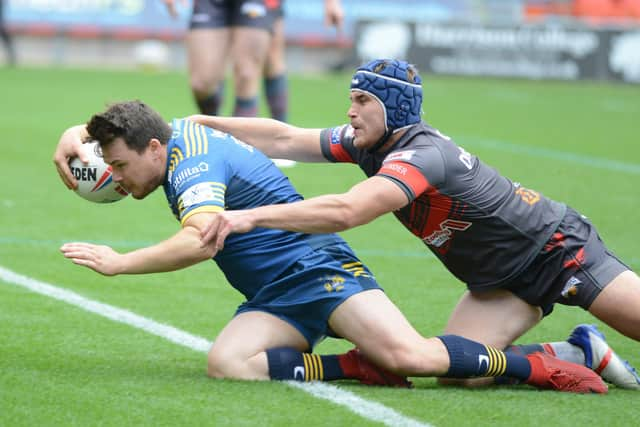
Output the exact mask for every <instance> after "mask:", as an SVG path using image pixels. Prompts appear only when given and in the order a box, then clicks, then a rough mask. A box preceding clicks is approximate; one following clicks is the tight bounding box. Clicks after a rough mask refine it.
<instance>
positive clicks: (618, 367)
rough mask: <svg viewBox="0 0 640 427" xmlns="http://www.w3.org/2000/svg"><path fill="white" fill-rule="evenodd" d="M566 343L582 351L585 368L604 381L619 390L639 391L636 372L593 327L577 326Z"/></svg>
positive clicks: (639, 378) (639, 386)
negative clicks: (591, 370)
mask: <svg viewBox="0 0 640 427" xmlns="http://www.w3.org/2000/svg"><path fill="white" fill-rule="evenodd" d="M567 341H568V342H569V343H570V344H573V345H576V346H578V347H580V348H581V349H582V351H583V352H584V358H585V366H586V367H587V368H591V369H593V371H594V372H596V373H597V374H599V375H600V376H601V377H602V378H603V379H604V380H605V381H607V382H609V383H611V384H614V385H615V386H617V387H620V388H626V389H631V390H640V377H639V376H638V374H637V372H636V370H635V369H634V368H633V366H631V365H630V364H629V362H627V361H626V360H622V359H621V358H620V357H619V356H618V355H617V354H616V353H615V352H614V351H613V350H612V349H611V347H610V346H609V344H607V341H606V340H605V338H604V334H603V333H602V332H600V331H599V330H598V328H597V327H596V326H595V325H586V324H583V325H578V326H577V327H576V328H575V329H574V330H573V332H572V333H571V336H570V337H569V338H568V339H567Z"/></svg>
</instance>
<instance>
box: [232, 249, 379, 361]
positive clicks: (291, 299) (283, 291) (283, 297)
mask: <svg viewBox="0 0 640 427" xmlns="http://www.w3.org/2000/svg"><path fill="white" fill-rule="evenodd" d="M370 289H381V288H380V285H378V283H377V282H376V280H375V278H374V277H373V274H371V272H370V271H369V269H368V268H367V267H366V266H365V265H364V264H362V262H360V260H359V259H358V258H356V256H355V255H354V254H353V252H352V251H351V249H350V248H349V247H348V246H347V245H346V244H338V245H335V244H334V245H332V246H325V247H322V248H320V249H316V250H314V251H313V252H310V253H309V254H307V255H305V256H304V257H302V258H300V259H299V260H298V261H297V262H296V263H295V264H293V265H292V266H291V267H290V268H289V269H288V270H287V271H286V272H285V273H284V274H282V275H281V276H280V277H279V278H278V279H277V280H275V281H273V282H271V283H270V284H268V285H266V286H264V287H263V288H262V289H261V290H260V291H259V292H258V293H257V294H256V295H255V296H254V297H253V298H251V299H250V300H249V301H247V302H245V303H243V304H242V305H240V307H238V310H237V311H236V315H238V314H240V313H245V312H248V311H256V310H257V311H264V312H267V313H270V314H272V315H274V316H276V317H278V318H280V319H282V320H284V321H286V322H287V323H289V324H291V325H292V326H293V327H295V328H296V329H297V330H298V331H300V333H302V335H303V336H304V337H305V338H306V340H307V342H308V343H309V346H310V347H311V348H313V346H314V345H315V344H317V343H318V342H319V341H321V340H322V339H323V338H324V337H325V336H327V335H332V332H331V331H330V330H329V325H328V321H329V316H331V313H332V312H333V310H335V309H336V308H337V307H338V306H339V305H340V304H341V303H343V302H344V301H346V300H347V298H349V297H350V296H352V295H355V294H357V293H359V292H362V291H366V290H370Z"/></svg>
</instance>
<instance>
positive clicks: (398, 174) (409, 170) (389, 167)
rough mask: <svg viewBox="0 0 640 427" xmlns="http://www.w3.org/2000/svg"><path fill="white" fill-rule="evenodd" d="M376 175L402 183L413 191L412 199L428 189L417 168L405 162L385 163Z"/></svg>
mask: <svg viewBox="0 0 640 427" xmlns="http://www.w3.org/2000/svg"><path fill="white" fill-rule="evenodd" d="M378 174H382V175H387V176H392V177H394V178H395V179H397V180H398V181H400V182H402V183H404V184H405V185H406V186H407V187H409V188H410V189H411V191H413V197H418V196H419V195H420V194H422V193H424V192H425V190H426V189H427V188H429V181H427V178H425V176H424V175H423V174H422V172H420V170H419V169H418V168H416V167H415V166H413V165H410V164H409V163H405V162H386V163H384V164H383V165H382V167H381V168H380V170H379V171H378Z"/></svg>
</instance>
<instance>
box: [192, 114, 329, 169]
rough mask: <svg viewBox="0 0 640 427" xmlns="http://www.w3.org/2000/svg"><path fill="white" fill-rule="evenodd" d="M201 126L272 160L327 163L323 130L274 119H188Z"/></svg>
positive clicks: (201, 117) (216, 117) (200, 116)
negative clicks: (242, 143) (322, 143)
mask: <svg viewBox="0 0 640 427" xmlns="http://www.w3.org/2000/svg"><path fill="white" fill-rule="evenodd" d="M188 119H189V120H192V121H194V122H196V123H200V124H201V125H204V126H207V127H210V128H213V129H217V130H220V131H222V132H226V133H229V134H231V135H233V136H235V137H236V138H238V139H239V140H241V141H243V142H246V143H247V144H249V145H253V146H254V147H256V148H257V149H258V150H260V151H262V152H263V153H265V154H266V155H267V156H269V157H273V158H284V159H291V160H297V161H301V162H326V161H327V159H326V158H325V157H324V156H323V155H322V149H321V148H320V132H321V131H322V129H307V128H299V127H295V126H291V125H289V124H286V123H283V122H280V121H278V120H273V119H262V118H250V117H219V116H205V115H202V114H197V115H193V116H190V117H188Z"/></svg>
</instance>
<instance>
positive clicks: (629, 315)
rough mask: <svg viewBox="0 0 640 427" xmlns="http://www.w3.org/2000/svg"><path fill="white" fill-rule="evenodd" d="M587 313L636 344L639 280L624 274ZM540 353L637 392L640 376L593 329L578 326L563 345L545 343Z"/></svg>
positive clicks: (613, 282)
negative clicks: (592, 371) (591, 370)
mask: <svg viewBox="0 0 640 427" xmlns="http://www.w3.org/2000/svg"><path fill="white" fill-rule="evenodd" d="M589 311H590V312H591V313H592V314H593V315H594V316H595V317H597V318H598V319H600V320H602V321H603V322H605V323H606V324H608V325H609V326H611V327H613V328H614V329H616V330H618V331H619V332H622V333H623V334H625V335H627V336H629V337H630V338H633V339H636V340H638V333H639V332H638V329H639V328H640V317H639V316H640V279H639V278H638V276H637V275H636V274H635V273H634V272H632V271H630V270H627V271H625V272H623V273H620V274H619V275H618V276H617V277H615V278H614V279H613V280H612V281H611V282H610V283H609V284H607V285H606V287H605V288H604V289H603V290H602V292H600V293H599V294H598V296H597V297H596V298H595V300H594V301H593V303H592V304H591V306H590V307H589ZM543 346H544V349H545V350H546V351H547V352H549V353H551V354H553V355H556V356H557V357H559V358H561V359H563V360H568V361H571V362H573V363H580V364H583V365H585V366H587V367H589V368H591V369H593V370H594V371H595V372H597V373H598V374H600V375H601V376H602V378H604V379H605V380H606V381H608V382H610V383H612V384H615V385H616V386H618V387H621V388H626V389H632V390H640V376H639V375H638V374H637V372H636V371H635V369H634V368H633V367H632V366H631V365H630V364H629V363H628V362H627V361H625V360H624V359H622V358H621V357H620V356H618V354H616V353H615V352H614V351H613V349H612V348H611V347H610V346H609V344H608V343H607V341H606V339H605V336H604V334H603V333H602V332H600V331H599V330H598V328H597V327H596V326H595V325H588V324H583V325H578V326H577V327H576V328H575V329H574V330H573V332H572V333H571V335H570V336H569V339H568V340H567V341H559V342H552V343H546V344H544V345H543Z"/></svg>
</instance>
